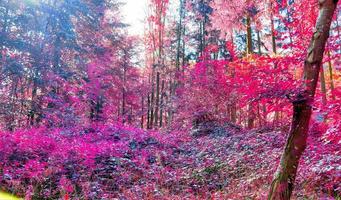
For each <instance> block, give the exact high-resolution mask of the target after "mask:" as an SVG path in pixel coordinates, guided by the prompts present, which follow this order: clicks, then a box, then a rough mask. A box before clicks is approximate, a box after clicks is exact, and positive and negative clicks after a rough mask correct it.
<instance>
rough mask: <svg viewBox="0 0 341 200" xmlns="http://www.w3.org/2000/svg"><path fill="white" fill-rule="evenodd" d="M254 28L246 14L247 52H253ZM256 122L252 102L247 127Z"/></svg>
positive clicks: (249, 107)
mask: <svg viewBox="0 0 341 200" xmlns="http://www.w3.org/2000/svg"><path fill="white" fill-rule="evenodd" d="M252 53H253V48H252V30H251V18H250V15H249V14H248V15H247V16H246V54H247V55H249V54H252ZM254 123H255V113H254V111H253V107H252V102H251V103H250V104H249V106H248V119H247V127H248V128H250V129H251V128H253V127H254Z"/></svg>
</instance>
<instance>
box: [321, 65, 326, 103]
mask: <svg viewBox="0 0 341 200" xmlns="http://www.w3.org/2000/svg"><path fill="white" fill-rule="evenodd" d="M320 77H321V78H320V83H321V93H322V104H323V105H326V103H327V90H326V79H325V78H324V69H323V66H321V74H320Z"/></svg>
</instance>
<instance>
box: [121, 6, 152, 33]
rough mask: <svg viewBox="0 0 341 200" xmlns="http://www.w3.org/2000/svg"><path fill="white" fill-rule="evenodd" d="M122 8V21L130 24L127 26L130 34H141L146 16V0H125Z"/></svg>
mask: <svg viewBox="0 0 341 200" xmlns="http://www.w3.org/2000/svg"><path fill="white" fill-rule="evenodd" d="M123 2H125V3H126V4H125V5H124V6H123V8H122V15H123V17H124V22H125V23H127V24H130V25H131V26H130V27H129V28H128V31H129V34H131V35H143V32H144V20H145V18H146V13H147V7H148V0H125V1H123Z"/></svg>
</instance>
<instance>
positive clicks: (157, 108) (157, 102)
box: [154, 72, 160, 128]
mask: <svg viewBox="0 0 341 200" xmlns="http://www.w3.org/2000/svg"><path fill="white" fill-rule="evenodd" d="M155 99H156V100H155V113H154V119H155V123H154V126H155V128H157V127H158V126H159V124H158V122H159V106H160V72H156V98H155Z"/></svg>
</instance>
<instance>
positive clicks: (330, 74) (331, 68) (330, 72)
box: [328, 51, 335, 100]
mask: <svg viewBox="0 0 341 200" xmlns="http://www.w3.org/2000/svg"><path fill="white" fill-rule="evenodd" d="M328 59H329V61H328V69H329V79H330V90H331V92H332V98H333V100H335V95H334V94H333V92H334V80H333V66H332V61H331V56H330V51H328Z"/></svg>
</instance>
